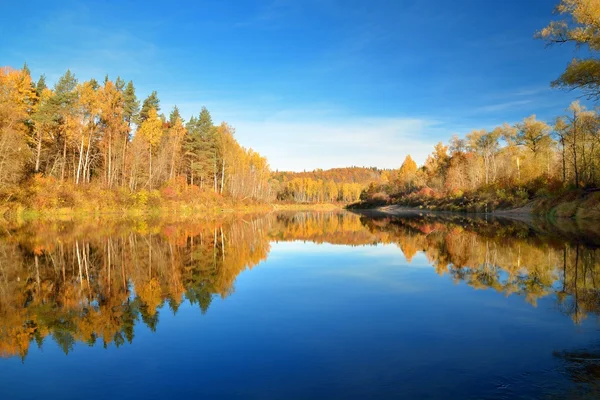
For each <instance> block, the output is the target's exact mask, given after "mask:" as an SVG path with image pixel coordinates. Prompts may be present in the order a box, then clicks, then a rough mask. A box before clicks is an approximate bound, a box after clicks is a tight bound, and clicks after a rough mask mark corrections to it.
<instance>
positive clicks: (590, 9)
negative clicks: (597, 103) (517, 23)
mask: <svg viewBox="0 0 600 400" xmlns="http://www.w3.org/2000/svg"><path fill="white" fill-rule="evenodd" d="M556 13H557V14H559V15H561V16H562V17H563V19H562V20H558V21H552V22H551V23H550V24H549V25H548V26H546V27H545V28H544V29H542V30H540V31H539V32H537V33H536V35H535V36H536V37H537V38H540V39H543V40H545V41H546V42H547V43H548V44H550V45H551V44H563V43H572V44H574V45H576V47H577V48H585V49H587V50H588V54H590V56H589V57H587V58H579V59H577V58H575V59H573V61H571V63H570V64H569V65H568V67H567V69H566V70H565V71H564V72H563V73H562V74H561V76H560V77H558V78H557V79H556V80H555V81H553V82H552V86H553V87H560V88H569V89H574V88H579V89H582V90H583V91H584V92H585V93H586V94H587V95H588V96H589V97H590V98H593V99H596V100H597V99H599V98H600V60H599V59H598V58H597V53H598V51H600V29H599V28H598V26H599V22H598V21H600V2H599V1H598V0H561V2H560V4H559V5H558V6H557V7H556Z"/></svg>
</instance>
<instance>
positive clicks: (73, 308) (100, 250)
mask: <svg viewBox="0 0 600 400" xmlns="http://www.w3.org/2000/svg"><path fill="white" fill-rule="evenodd" d="M599 243H600V242H599V241H598V240H597V238H596V237H595V236H594V234H593V233H591V232H585V231H583V232H582V231H578V230H575V229H573V228H572V227H571V228H569V227H567V229H564V230H559V229H557V228H556V227H553V226H547V225H546V226H544V225H541V226H536V225H535V224H531V223H529V222H518V221H517V222H514V221H513V222H511V221H508V220H489V219H488V220H486V219H465V218H462V217H444V218H443V219H440V218H436V217H432V216H410V217H405V218H398V217H386V216H364V215H357V214H351V213H344V212H328V213H283V214H273V213H272V214H267V215H264V214H263V215H243V216H234V215H229V216H226V217H223V218H221V219H216V220H211V219H190V220H185V221H182V220H164V219H162V220H161V219H156V220H155V219H147V220H106V219H105V220H94V221H86V222H81V221H62V222H39V221H38V222H30V223H20V224H14V225H11V224H5V225H3V226H2V228H1V229H0V357H1V358H0V398H1V399H40V398H44V399H82V398H85V399H166V398H174V399H178V398H207V399H230V398H239V399H296V398H297V399H321V398H323V399H337V398H340V399H365V398H370V399H371V398H381V399H389V398H406V399H564V398H573V399H578V398H590V399H593V398H600V322H599V318H598V315H599V313H600V291H599V288H600V247H599Z"/></svg>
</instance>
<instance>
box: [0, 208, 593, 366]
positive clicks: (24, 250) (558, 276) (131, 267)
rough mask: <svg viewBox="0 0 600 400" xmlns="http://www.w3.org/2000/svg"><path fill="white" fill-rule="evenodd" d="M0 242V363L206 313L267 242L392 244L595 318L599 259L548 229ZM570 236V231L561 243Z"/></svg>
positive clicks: (499, 226)
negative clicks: (187, 307)
mask: <svg viewBox="0 0 600 400" xmlns="http://www.w3.org/2000/svg"><path fill="white" fill-rule="evenodd" d="M3 228H4V229H2V231H3V232H4V233H3V234H0V355H2V356H4V357H11V356H20V357H22V358H24V357H25V356H26V355H27V352H28V349H29V346H31V344H32V343H33V342H35V343H36V344H37V345H38V346H42V345H43V342H44V341H45V340H48V338H51V340H54V341H55V342H56V343H57V344H58V345H59V347H60V348H61V349H62V350H63V351H64V352H65V353H68V352H70V351H71V350H72V349H73V347H74V344H75V343H76V342H83V343H88V344H90V345H93V344H95V343H97V342H100V343H102V344H103V345H104V346H108V345H110V344H114V345H115V346H117V347H118V346H121V345H123V344H125V343H131V342H132V341H133V340H134V337H135V327H136V325H138V324H139V323H143V324H145V325H146V326H147V327H148V328H150V329H151V330H153V331H154V330H156V329H157V327H158V325H159V321H160V314H161V312H165V311H167V312H168V311H169V310H170V312H173V313H174V314H176V313H177V311H178V309H179V307H180V305H181V303H182V302H183V301H187V302H189V303H190V304H192V305H195V306H197V307H198V309H199V311H200V312H201V313H206V312H207V311H208V310H209V308H210V305H211V302H212V301H213V299H214V297H215V296H218V297H221V298H225V297H227V296H229V295H231V294H232V293H233V291H234V283H235V280H236V278H237V276H238V275H239V274H240V273H241V272H242V271H244V270H246V269H250V268H252V267H254V266H256V265H257V264H258V263H260V262H261V261H262V260H265V259H266V258H267V255H268V253H269V251H270V243H271V242H277V241H292V240H303V241H311V242H315V243H324V242H327V243H332V244H344V245H352V246H363V245H373V244H377V243H387V244H392V243H393V244H396V245H397V246H398V247H399V248H400V249H401V250H402V252H403V254H404V256H405V258H406V261H407V262H409V263H410V262H411V261H412V260H413V258H414V257H415V256H416V255H417V254H418V253H420V252H421V253H423V254H424V255H425V256H426V257H427V259H428V261H429V263H430V264H431V265H432V266H433V268H435V271H436V272H437V273H438V274H440V275H443V274H448V275H450V276H451V277H452V278H453V279H454V280H455V281H456V282H465V283H467V284H468V285H470V286H471V287H473V288H475V289H488V288H489V289H493V290H495V291H498V292H500V293H503V294H505V295H507V296H508V295H511V294H517V295H522V296H524V298H525V299H526V300H527V301H528V302H529V303H531V304H532V305H536V303H537V301H538V299H540V298H541V297H544V296H548V295H556V298H557V299H558V300H557V307H558V308H559V309H560V310H561V312H564V313H565V314H567V315H569V316H570V317H571V318H572V319H573V321H574V322H575V323H580V322H581V321H582V320H583V319H585V318H586V317H587V316H588V315H590V314H593V315H598V314H599V313H600V292H599V291H598V283H599V282H600V265H599V264H600V256H599V250H598V246H596V245H595V243H594V242H593V240H592V241H591V242H590V239H589V235H587V236H586V242H585V243H582V242H581V241H578V240H571V241H566V240H565V237H557V236H556V235H552V234H549V233H548V232H549V231H550V230H549V229H548V228H547V227H544V226H542V227H536V226H534V225H531V224H528V223H518V222H509V221H506V220H485V219H479V220H478V219H468V218H445V219H440V218H432V217H426V216H412V217H410V218H389V217H385V218H372V217H366V216H359V215H355V214H348V213H337V212H327V213H288V214H285V213H284V214H267V215H244V216H234V215H229V216H227V217H225V218H221V219H219V220H208V219H206V220H198V219H196V220H175V221H169V220H152V219H140V220H128V221H123V220H119V221H92V222H89V221H88V222H87V223H82V222H76V221H66V222H44V221H38V222H32V223H27V224H24V225H18V226H17V225H14V226H11V225H5V226H3ZM566 237H569V238H571V239H572V238H573V237H576V236H575V235H566Z"/></svg>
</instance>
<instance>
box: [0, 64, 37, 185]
mask: <svg viewBox="0 0 600 400" xmlns="http://www.w3.org/2000/svg"><path fill="white" fill-rule="evenodd" d="M35 96H36V94H35V91H34V89H33V86H32V85H31V77H30V76H29V73H28V72H27V71H26V70H14V69H11V68H2V69H0V186H4V185H5V184H11V183H16V182H17V181H18V180H19V179H20V177H21V176H22V174H23V172H24V165H25V161H26V157H27V154H26V153H27V152H28V147H27V145H26V142H25V134H26V132H27V126H26V124H25V122H26V120H27V119H28V118H29V112H30V108H31V105H32V103H33V99H34V98H35Z"/></svg>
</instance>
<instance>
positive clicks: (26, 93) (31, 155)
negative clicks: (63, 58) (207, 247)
mask: <svg viewBox="0 0 600 400" xmlns="http://www.w3.org/2000/svg"><path fill="white" fill-rule="evenodd" d="M160 110H161V108H160V101H159V98H158V95H157V93H156V92H152V94H150V96H148V97H147V98H146V99H145V100H143V102H141V104H140V101H139V100H138V98H137V96H136V91H135V87H134V85H133V83H132V82H131V81H129V82H127V83H126V82H125V81H124V80H122V79H121V78H117V79H116V80H114V81H112V80H110V79H109V78H108V77H106V78H105V79H104V80H103V81H102V82H98V81H96V80H95V79H91V80H89V81H85V82H78V80H77V79H76V78H75V76H74V75H73V74H72V73H71V72H70V71H67V72H66V73H65V74H64V75H63V76H62V77H60V79H58V81H57V82H56V84H55V85H54V87H53V88H48V87H47V85H46V82H45V78H44V76H42V77H40V79H39V80H38V81H37V82H34V81H33V80H32V77H31V74H30V71H29V69H28V68H27V66H24V68H23V69H20V70H15V69H11V68H8V67H5V68H2V69H0V191H1V192H2V194H3V196H4V197H5V199H10V198H15V197H19V196H20V197H25V198H26V197H27V194H26V193H23V192H20V191H19V189H20V188H22V187H24V186H27V185H28V184H29V183H30V182H32V179H34V178H36V177H37V179H38V181H37V183H38V184H42V185H43V184H49V183H48V182H46V181H44V179H45V180H49V181H52V182H54V181H56V182H59V183H60V184H61V185H62V186H66V187H69V188H71V189H77V187H81V186H86V185H87V186H89V185H97V186H101V187H103V188H106V189H127V190H129V191H130V192H139V191H152V190H154V189H158V188H162V187H165V186H168V185H169V184H170V183H173V182H176V184H175V186H181V185H182V184H183V185H186V186H189V187H196V188H199V189H200V190H203V191H211V192H213V193H218V194H223V195H228V196H231V197H233V198H236V199H244V198H249V199H256V200H265V199H270V198H272V197H274V193H273V192H272V191H271V190H270V185H269V178H270V170H269V165H268V163H267V160H266V159H265V158H264V157H261V156H260V155H259V154H258V153H256V152H254V151H253V150H252V149H246V148H244V147H242V146H240V144H239V143H238V142H237V141H236V140H235V138H234V130H233V128H232V127H230V126H229V125H228V124H227V123H221V124H219V125H215V124H213V121H212V118H211V115H210V113H209V111H208V110H207V109H206V108H202V110H201V112H200V113H199V115H198V116H197V117H196V116H194V117H192V118H191V119H190V120H189V121H187V123H186V122H185V121H184V120H183V118H182V117H181V115H180V113H179V110H178V109H177V107H175V108H174V109H173V110H171V112H170V114H169V116H168V117H166V116H165V115H164V114H159V112H160ZM40 179H41V180H40ZM50 186H51V185H50ZM48 195H50V194H48Z"/></svg>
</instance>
